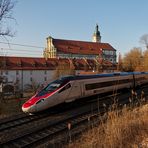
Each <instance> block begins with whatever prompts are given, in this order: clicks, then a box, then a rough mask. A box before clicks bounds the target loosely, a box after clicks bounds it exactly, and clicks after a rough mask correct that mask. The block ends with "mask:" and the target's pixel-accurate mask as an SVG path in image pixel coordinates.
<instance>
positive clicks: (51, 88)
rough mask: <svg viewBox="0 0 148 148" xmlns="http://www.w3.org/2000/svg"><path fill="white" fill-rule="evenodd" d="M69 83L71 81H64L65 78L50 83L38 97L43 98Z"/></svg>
mask: <svg viewBox="0 0 148 148" xmlns="http://www.w3.org/2000/svg"><path fill="white" fill-rule="evenodd" d="M67 82H69V80H67V79H64V78H63V79H58V80H55V81H53V82H51V83H49V84H48V85H47V86H46V87H45V88H44V89H42V90H41V91H40V92H39V93H38V94H37V95H36V97H40V96H43V95H45V94H48V93H51V92H53V91H55V90H57V89H58V88H60V87H62V86H63V85H65V84H66V83H67Z"/></svg>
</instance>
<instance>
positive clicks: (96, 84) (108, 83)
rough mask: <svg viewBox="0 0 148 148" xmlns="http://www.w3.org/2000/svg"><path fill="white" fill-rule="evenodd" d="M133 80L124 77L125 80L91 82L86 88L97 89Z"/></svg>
mask: <svg viewBox="0 0 148 148" xmlns="http://www.w3.org/2000/svg"><path fill="white" fill-rule="evenodd" d="M132 81H133V80H132V79H124V80H114V81H109V82H100V83H91V84H86V85H85V89H86V90H92V89H97V88H101V87H106V86H112V85H119V84H124V83H127V82H132Z"/></svg>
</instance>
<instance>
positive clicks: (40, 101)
mask: <svg viewBox="0 0 148 148" xmlns="http://www.w3.org/2000/svg"><path fill="white" fill-rule="evenodd" d="M42 102H44V99H41V100H39V101H38V102H36V104H39V103H42Z"/></svg>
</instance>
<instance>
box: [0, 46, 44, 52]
mask: <svg viewBox="0 0 148 148" xmlns="http://www.w3.org/2000/svg"><path fill="white" fill-rule="evenodd" d="M3 50H4V51H7V50H9V51H19V52H21V51H22V52H23V51H26V52H34V53H36V52H38V53H42V52H43V51H32V50H31V51H30V50H24V49H21V50H20V49H13V48H3V47H1V51H3Z"/></svg>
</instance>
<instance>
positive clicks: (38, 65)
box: [0, 56, 111, 70]
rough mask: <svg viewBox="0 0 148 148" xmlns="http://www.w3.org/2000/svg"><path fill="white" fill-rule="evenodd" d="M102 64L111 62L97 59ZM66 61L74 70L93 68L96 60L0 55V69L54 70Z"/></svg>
mask: <svg viewBox="0 0 148 148" xmlns="http://www.w3.org/2000/svg"><path fill="white" fill-rule="evenodd" d="M97 62H98V63H100V64H102V65H106V66H107V65H108V66H110V65H111V62H107V61H103V60H98V61H97ZM64 63H66V64H67V65H69V66H70V67H71V68H73V69H76V70H84V69H90V70H91V69H93V68H94V67H96V61H95V60H93V59H92V60H91V59H87V60H86V59H60V58H49V59H47V60H46V59H45V58H30V57H4V56H0V69H8V70H54V69H56V68H57V66H58V65H59V64H64Z"/></svg>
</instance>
